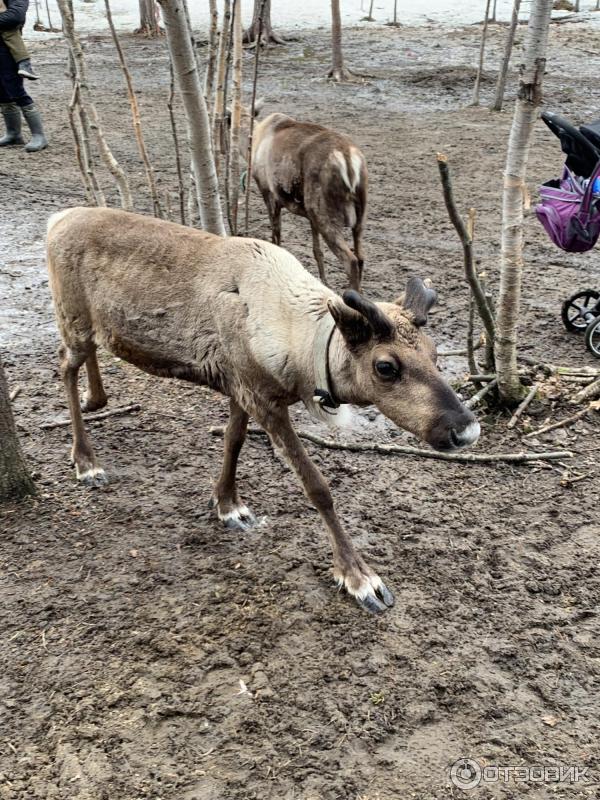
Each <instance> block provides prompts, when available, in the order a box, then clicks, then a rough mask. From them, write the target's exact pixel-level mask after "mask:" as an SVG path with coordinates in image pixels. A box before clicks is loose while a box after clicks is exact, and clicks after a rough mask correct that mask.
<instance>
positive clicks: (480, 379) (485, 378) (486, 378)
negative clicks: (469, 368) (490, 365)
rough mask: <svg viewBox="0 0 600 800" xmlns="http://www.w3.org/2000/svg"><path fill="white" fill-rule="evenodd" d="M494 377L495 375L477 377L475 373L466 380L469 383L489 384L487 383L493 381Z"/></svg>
mask: <svg viewBox="0 0 600 800" xmlns="http://www.w3.org/2000/svg"><path fill="white" fill-rule="evenodd" d="M495 377H496V376H495V375H478V374H477V373H475V374H474V375H469V376H468V377H467V380H468V381H469V382H471V383H472V382H473V381H477V383H489V381H493V380H494V378H495Z"/></svg>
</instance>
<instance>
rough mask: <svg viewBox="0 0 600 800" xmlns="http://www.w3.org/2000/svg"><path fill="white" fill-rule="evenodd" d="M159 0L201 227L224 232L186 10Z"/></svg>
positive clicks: (174, 1) (176, 2) (168, 0)
mask: <svg viewBox="0 0 600 800" xmlns="http://www.w3.org/2000/svg"><path fill="white" fill-rule="evenodd" d="M159 2H160V6H161V8H162V12H163V19H164V22H165V27H166V29H167V41H168V44H169V51H170V53H171V58H172V60H173V69H174V71H175V75H176V77H177V82H178V84H179V91H180V92H181V99H182V100H183V106H184V109H185V116H186V119H187V126H188V137H189V141H190V148H191V156H192V164H193V167H194V175H195V178H196V191H197V196H198V207H199V209H200V218H201V221H202V227H203V228H204V229H205V230H207V231H210V233H216V234H218V235H219V236H225V226H224V224H223V213H222V211H221V198H220V195H219V184H218V181H217V173H216V170H215V162H214V158H213V153H212V147H211V137H210V121H209V118H208V110H207V108H206V103H205V101H204V95H203V93H202V88H201V85H200V77H199V75H198V68H197V66H196V58H195V56H194V52H193V50H192V42H191V38H190V31H189V29H188V25H187V22H186V18H185V10H184V8H183V3H182V0H159Z"/></svg>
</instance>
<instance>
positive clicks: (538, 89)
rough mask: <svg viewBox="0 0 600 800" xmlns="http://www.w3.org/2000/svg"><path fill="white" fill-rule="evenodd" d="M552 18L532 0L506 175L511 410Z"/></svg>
mask: <svg viewBox="0 0 600 800" xmlns="http://www.w3.org/2000/svg"><path fill="white" fill-rule="evenodd" d="M551 13H552V0H533V2H532V5H531V15H530V17H529V25H528V28H527V36H526V39H525V52H524V63H523V64H522V65H521V70H520V80H519V93H518V96H517V102H516V106H515V112H514V117H513V122H512V128H511V131H510V137H509V140H508V152H507V156H506V168H505V171H504V192H503V197H502V251H501V260H500V293H499V297H498V313H497V318H496V342H495V354H496V368H497V375H498V389H499V392H500V397H501V399H502V400H503V401H504V402H505V403H507V404H508V405H512V404H515V403H516V402H517V401H518V400H519V398H520V396H521V384H520V381H519V376H518V373H517V325H518V322H519V307H520V301H521V273H522V270H523V197H524V192H525V173H526V169H527V160H528V156H529V147H530V144H531V138H532V133H533V126H534V123H535V120H536V117H537V107H538V105H539V103H540V101H541V95H542V78H543V75H544V70H545V67H546V48H547V44H548V29H549V26H550V16H551Z"/></svg>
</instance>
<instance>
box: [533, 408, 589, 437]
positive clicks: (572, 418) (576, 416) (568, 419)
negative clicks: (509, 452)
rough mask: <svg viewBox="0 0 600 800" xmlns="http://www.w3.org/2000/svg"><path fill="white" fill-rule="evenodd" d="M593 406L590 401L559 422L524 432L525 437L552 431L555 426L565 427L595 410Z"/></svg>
mask: <svg viewBox="0 0 600 800" xmlns="http://www.w3.org/2000/svg"><path fill="white" fill-rule="evenodd" d="M594 406H595V403H590V404H589V406H586V408H582V409H581V411H578V412H577V413H576V414H572V415H571V416H570V417H565V419H561V420H560V422H553V423H552V425H545V426H544V427H543V428H539V429H538V430H537V431H531V432H530V433H526V434H525V438H526V439H527V438H528V437H530V436H540V435H541V434H542V433H548V431H554V430H556V429H557V428H566V427H568V426H569V425H572V424H573V423H574V422H577V420H578V419H581V418H582V417H585V415H586V414H587V413H588V411H593V410H597V409H595V408H594Z"/></svg>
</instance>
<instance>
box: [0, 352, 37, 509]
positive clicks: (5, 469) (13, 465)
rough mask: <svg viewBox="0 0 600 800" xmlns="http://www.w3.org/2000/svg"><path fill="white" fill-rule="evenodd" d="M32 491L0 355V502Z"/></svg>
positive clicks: (16, 498) (33, 487)
mask: <svg viewBox="0 0 600 800" xmlns="http://www.w3.org/2000/svg"><path fill="white" fill-rule="evenodd" d="M34 493H35V485H34V483H33V481H32V479H31V476H30V474H29V470H28V469H27V465H26V464H25V459H24V458H23V453H22V451H21V447H20V445H19V440H18V438H17V429H16V427H15V421H14V418H13V413H12V408H11V404H10V396H9V392H8V383H7V381H6V374H5V372H4V366H3V364H2V356H0V503H2V502H5V501H7V500H18V499H19V498H20V497H26V496H27V495H30V494H34Z"/></svg>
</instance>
